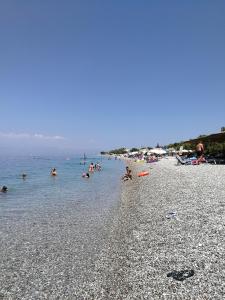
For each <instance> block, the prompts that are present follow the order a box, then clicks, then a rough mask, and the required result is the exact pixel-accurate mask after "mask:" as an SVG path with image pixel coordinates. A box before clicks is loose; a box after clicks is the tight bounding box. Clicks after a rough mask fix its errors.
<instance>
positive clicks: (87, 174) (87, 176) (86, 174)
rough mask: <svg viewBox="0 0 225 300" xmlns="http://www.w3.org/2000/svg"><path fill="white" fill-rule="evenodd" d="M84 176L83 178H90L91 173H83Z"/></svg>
mask: <svg viewBox="0 0 225 300" xmlns="http://www.w3.org/2000/svg"><path fill="white" fill-rule="evenodd" d="M82 177H83V178H89V177H90V174H89V173H83V174H82Z"/></svg>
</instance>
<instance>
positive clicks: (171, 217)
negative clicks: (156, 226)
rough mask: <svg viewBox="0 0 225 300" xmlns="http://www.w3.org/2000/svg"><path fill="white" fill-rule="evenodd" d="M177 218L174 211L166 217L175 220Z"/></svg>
mask: <svg viewBox="0 0 225 300" xmlns="http://www.w3.org/2000/svg"><path fill="white" fill-rule="evenodd" d="M176 217H177V212H176V211H171V212H169V213H168V214H167V215H166V218H167V219H175V218H176Z"/></svg>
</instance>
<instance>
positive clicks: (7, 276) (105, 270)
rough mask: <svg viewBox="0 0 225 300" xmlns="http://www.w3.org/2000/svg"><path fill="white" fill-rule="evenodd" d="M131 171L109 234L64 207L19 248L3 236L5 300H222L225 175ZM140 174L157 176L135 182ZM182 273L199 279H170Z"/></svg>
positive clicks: (171, 162)
mask: <svg viewBox="0 0 225 300" xmlns="http://www.w3.org/2000/svg"><path fill="white" fill-rule="evenodd" d="M129 165H130V167H131V169H132V172H133V174H134V178H133V180H129V181H127V182H121V198H120V199H118V202H117V203H116V205H115V206H114V207H113V208H112V209H111V212H110V214H109V215H108V218H107V219H105V221H104V226H102V225H101V226H100V225H99V224H98V222H96V220H97V219H98V217H93V219H89V220H82V222H83V225H82V226H81V227H79V228H80V229H79V228H78V227H77V225H76V224H77V222H78V219H77V220H75V219H74V215H73V211H71V209H68V210H66V209H65V208H64V214H63V216H62V215H58V217H57V218H55V219H54V220H52V221H51V223H49V224H42V226H39V225H38V222H39V221H38V219H37V220H35V221H34V222H33V227H32V228H28V227H25V228H24V229H23V230H22V229H21V230H19V229H18V228H17V231H16V233H17V234H15V235H14V238H15V239H16V241H15V243H14V244H13V245H10V244H9V239H7V234H8V235H10V231H11V230H12V229H13V228H12V227H10V228H9V227H7V228H3V229H4V230H5V232H4V234H5V235H4V236H3V235H2V238H4V239H2V241H3V242H2V243H1V246H0V254H1V263H0V265H1V274H0V299H79V300H83V299H87V300H88V299H93V300H94V299H96V300H101V299H102V300H103V299H105V300H107V299H109V300H110V299H113V300H117V299H118V300H119V299H126V300H128V299H129V300H131V299H154V300H155V299H201V300H204V299H223V298H224V295H225V280H224V279H225V260H224V259H225V239H224V237H225V234H224V230H225V214H224V213H225V188H224V181H225V179H224V178H225V167H224V166H220V165H208V164H205V165H199V166H191V165H190V166H178V165H177V162H176V160H175V159H173V158H169V159H162V160H161V161H159V162H157V163H155V164H137V163H134V162H129ZM142 170H146V171H149V172H150V175H149V176H145V177H140V178H138V177H137V176H135V175H136V174H137V173H138V172H139V171H142ZM80 222H81V220H80ZM11 226H13V225H11ZM21 226H22V225H21ZM3 229H2V230H3ZM6 229H8V232H7V230H6ZM95 229H96V230H95ZM92 231H93V232H98V235H96V234H94V233H93V232H92ZM2 232H3V231H2ZM2 232H1V233H2ZM6 233H7V234H6ZM81 235H82V238H81ZM28 236H29V238H28ZM30 236H31V237H32V238H30ZM85 236H86V237H85ZM81 251H82V259H81V256H80V254H79V253H81ZM182 270H193V271H194V274H193V276H191V277H189V278H186V279H185V280H183V281H179V280H176V279H174V278H173V277H168V276H167V275H168V274H169V273H171V272H173V271H182Z"/></svg>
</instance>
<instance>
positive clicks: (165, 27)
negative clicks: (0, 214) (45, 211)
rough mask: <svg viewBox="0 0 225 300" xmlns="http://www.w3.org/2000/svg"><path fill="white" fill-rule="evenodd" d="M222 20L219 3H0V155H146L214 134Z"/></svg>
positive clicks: (221, 77)
mask: <svg viewBox="0 0 225 300" xmlns="http://www.w3.org/2000/svg"><path fill="white" fill-rule="evenodd" d="M224 16H225V1H223V0H216V1H212V0H211V1H207V0H192V1H191V0H189V1H182V0H177V1H173V0H171V1H167V0H164V1H161V0H157V1H155V0H154V1H153V0H146V1H143V0H141V1H133V0H124V1H123V0H122V1H121V0H119V1H117V0H112V1H110V0H106V1H105V0H102V1H95V0H89V1H85V0H80V1H77V0H71V1H70V0H67V1H62V0H61V1H57V0H52V1H51V0H43V1H37V0H26V1H25V0H20V1H17V0H15V1H12V0H2V1H1V2H0V37H1V40H0V105H1V106H0V108H1V117H0V136H1V144H0V151H3V150H4V149H5V150H6V149H7V147H13V148H16V147H18V149H20V148H21V147H23V146H24V147H25V146H26V147H28V148H29V147H32V146H33V147H35V148H36V149H38V148H39V147H40V148H41V147H42V146H43V147H49V149H50V148H51V147H56V148H57V147H58V148H59V149H63V148H65V149H69V148H71V149H76V151H80V150H83V149H87V150H96V149H111V148H114V147H120V146H127V147H130V146H137V147H139V146H143V145H148V146H151V145H152V146H154V145H155V144H156V143H157V142H159V143H160V144H167V143H169V142H174V141H179V140H184V139H189V138H192V137H195V136H197V135H199V134H204V133H210V132H216V131H219V130H220V127H221V126H224V125H225V17H224ZM37 134H39V135H38V136H37ZM56 136H60V137H63V139H62V138H60V137H56ZM74 151H75V150H74Z"/></svg>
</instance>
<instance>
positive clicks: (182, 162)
mask: <svg viewBox="0 0 225 300" xmlns="http://www.w3.org/2000/svg"><path fill="white" fill-rule="evenodd" d="M176 159H177V162H178V164H181V165H191V160H190V159H188V160H186V159H182V158H181V157H180V156H179V155H176Z"/></svg>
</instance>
